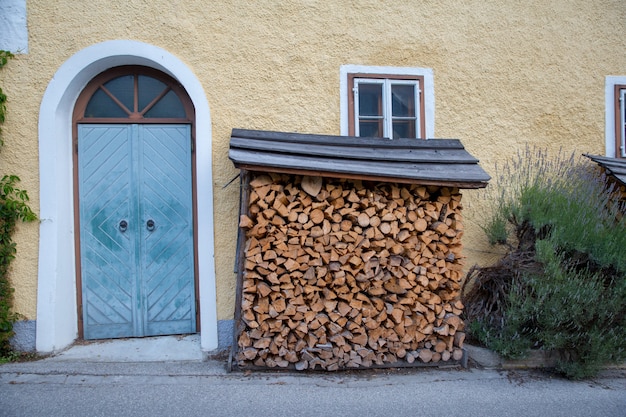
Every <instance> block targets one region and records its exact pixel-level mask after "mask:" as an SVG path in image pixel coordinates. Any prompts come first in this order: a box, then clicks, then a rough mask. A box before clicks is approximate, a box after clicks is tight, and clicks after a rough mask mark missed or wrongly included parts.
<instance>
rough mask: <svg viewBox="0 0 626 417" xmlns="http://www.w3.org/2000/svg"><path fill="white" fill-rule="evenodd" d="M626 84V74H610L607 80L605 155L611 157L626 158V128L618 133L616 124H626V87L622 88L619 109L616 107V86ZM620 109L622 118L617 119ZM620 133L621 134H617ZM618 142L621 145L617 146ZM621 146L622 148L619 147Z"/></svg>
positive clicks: (605, 93)
mask: <svg viewBox="0 0 626 417" xmlns="http://www.w3.org/2000/svg"><path fill="white" fill-rule="evenodd" d="M620 85H624V86H626V76H608V77H606V82H605V91H604V95H605V109H606V110H605V134H604V136H605V149H606V150H605V156H607V157H611V158H626V135H625V134H624V129H621V133H617V132H616V131H617V129H616V125H617V123H619V122H621V126H624V125H625V124H626V120H624V106H626V89H621V91H620V98H621V99H622V100H621V101H620V102H619V106H620V108H619V109H616V100H615V99H616V97H615V90H616V86H620ZM617 110H620V111H619V115H620V116H619V117H620V119H621V120H616V113H617ZM617 135H619V136H617ZM617 143H620V144H621V145H620V146H619V147H618V146H616V145H617ZM620 147H621V149H619V148H620Z"/></svg>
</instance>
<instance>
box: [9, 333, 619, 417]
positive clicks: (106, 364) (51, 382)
mask: <svg viewBox="0 0 626 417" xmlns="http://www.w3.org/2000/svg"><path fill="white" fill-rule="evenodd" d="M129 346H130V345H128V344H126V354H127V355H126V357H125V359H123V360H122V359H120V358H121V357H119V356H118V357H113V356H110V355H109V356H107V355H105V354H103V353H102V352H101V354H99V355H98V354H96V355H95V356H94V351H93V349H94V347H93V346H89V345H88V346H86V347H85V348H84V349H82V352H84V353H85V354H87V353H89V354H90V355H92V356H91V357H86V356H84V355H81V354H76V353H74V354H72V355H68V354H66V355H65V356H64V355H57V356H55V357H51V358H47V359H44V360H39V361H34V362H23V363H10V364H4V365H0V416H12V417H18V416H29V417H34V416H64V417H72V416H106V417H113V416H360V417H362V416H398V417H401V416H412V417H415V416H428V417H435V416H464V417H471V416H568V417H576V416H585V417H588V416H606V417H614V416H617V417H620V416H626V370H624V369H613V370H607V371H604V372H603V373H602V374H601V375H600V376H599V377H598V378H595V379H592V380H585V381H568V380H565V379H562V378H559V377H557V376H555V375H553V374H550V373H547V372H545V371H540V370H532V369H530V370H521V369H501V368H497V367H496V368H489V369H485V368H482V369H481V368H478V367H477V366H478V365H476V363H474V366H473V367H470V368H469V369H464V368H461V367H458V368H409V369H407V368H405V369H374V370H363V371H339V372H332V373H325V372H309V373H298V372H296V371H293V372H277V371H271V372H269V371H254V372H249V371H248V372H228V371H227V369H226V368H227V360H226V359H225V358H223V357H221V358H220V357H209V358H208V359H207V358H206V357H205V358H203V359H197V358H196V359H188V358H187V359H184V358H185V357H187V356H186V354H185V355H183V353H184V349H183V348H181V349H179V350H180V352H181V357H174V358H170V360H166V361H164V360H157V359H158V357H157V356H154V357H150V356H146V355H145V354H144V355H143V356H142V357H134V358H133V357H132V355H131V356H128V352H132V351H133V350H134V349H133V348H130V347H129ZM89 349H91V351H90V350H89ZM79 350H80V349H79Z"/></svg>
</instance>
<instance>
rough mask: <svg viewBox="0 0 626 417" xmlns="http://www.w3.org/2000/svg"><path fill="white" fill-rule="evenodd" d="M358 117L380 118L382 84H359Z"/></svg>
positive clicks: (381, 110)
mask: <svg viewBox="0 0 626 417" xmlns="http://www.w3.org/2000/svg"><path fill="white" fill-rule="evenodd" d="M358 86H359V87H358V88H359V115H360V116H382V114H383V86H382V84H364V83H359V84H358Z"/></svg>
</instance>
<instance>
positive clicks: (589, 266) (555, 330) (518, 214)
mask: <svg viewBox="0 0 626 417" xmlns="http://www.w3.org/2000/svg"><path fill="white" fill-rule="evenodd" d="M594 168H595V169H594ZM498 180H499V183H498V184H497V185H498V186H499V187H500V189H499V191H498V196H499V197H500V198H499V199H498V200H496V206H495V207H494V211H493V214H492V217H491V219H490V220H489V221H488V222H487V223H486V224H485V225H484V226H483V230H485V232H486V233H487V234H488V237H489V240H490V241H491V242H492V243H493V244H505V245H507V246H508V247H509V249H510V251H509V253H508V255H507V256H505V258H503V260H501V261H500V263H499V265H496V266H494V267H491V268H490V269H488V270H485V271H481V270H478V274H476V275H475V276H474V277H473V279H468V285H473V286H474V287H473V288H472V289H470V290H469V291H468V292H467V296H466V300H465V303H466V306H467V311H468V314H467V318H468V320H469V321H470V325H469V329H470V332H472V336H474V337H475V338H477V339H478V340H480V341H481V342H483V343H484V344H486V345H487V346H489V347H491V348H492V349H494V350H496V351H498V352H499V353H501V354H503V355H504V356H507V357H520V356H523V355H524V354H525V353H527V352H528V350H529V349H530V348H543V349H546V350H552V351H556V352H559V353H561V356H560V357H561V360H560V362H559V363H558V365H557V368H558V370H559V371H561V372H563V373H564V374H565V375H567V376H569V377H572V378H582V377H587V376H592V375H594V374H595V373H596V372H597V371H598V370H599V369H600V368H601V367H602V366H603V365H605V364H608V363H616V362H620V361H624V360H626V256H624V254H625V253H626V216H624V207H622V206H620V205H619V203H618V199H617V198H615V196H614V194H613V190H612V189H611V188H609V187H607V181H606V178H604V177H603V175H602V174H601V173H600V171H599V170H598V169H597V168H596V167H594V166H591V165H590V164H589V163H586V161H583V160H577V159H576V158H574V157H573V156H572V157H569V158H563V157H562V156H561V155H559V156H557V157H556V158H549V157H548V156H547V153H546V152H543V151H531V150H529V149H527V150H526V153H525V154H519V155H518V156H517V159H516V160H514V161H512V162H511V163H510V164H508V165H507V166H505V168H504V170H503V172H502V174H501V175H500V176H498ZM502 187H504V188H502ZM504 220H506V221H504ZM522 260H523V261H522ZM487 271H488V274H486V275H485V276H483V277H481V276H480V275H481V273H483V274H485V273H486V272H487ZM481 297H482V300H481ZM485 300H488V301H485ZM496 301H497V302H496ZM472 305H474V306H472ZM486 305H497V306H498V310H499V311H486V309H485V308H484V306H486ZM481 308H482V310H481Z"/></svg>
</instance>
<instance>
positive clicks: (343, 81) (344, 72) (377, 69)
mask: <svg viewBox="0 0 626 417" xmlns="http://www.w3.org/2000/svg"><path fill="white" fill-rule="evenodd" d="M350 74H372V75H374V74H388V75H397V76H407V77H411V76H421V77H423V79H424V83H423V84H424V85H423V86H420V90H421V94H422V95H423V102H424V112H423V113H424V121H423V122H424V127H425V129H424V130H425V136H424V139H428V138H433V137H435V87H434V81H433V79H434V77H433V70H432V69H430V68H417V67H386V66H369V65H352V64H350V65H342V66H341V68H340V70H339V77H340V78H339V88H340V117H341V120H340V123H341V130H340V131H341V135H343V136H347V135H349V131H350V114H349V111H348V101H349V98H350V97H349V94H350V92H351V91H352V89H351V88H348V78H349V75H350ZM370 81H373V80H370ZM398 81H400V80H396V79H393V80H392V82H398ZM418 103H419V102H418ZM418 103H417V104H418ZM355 107H356V106H355ZM421 122H422V121H421V120H420V123H421ZM355 127H356V126H355Z"/></svg>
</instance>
